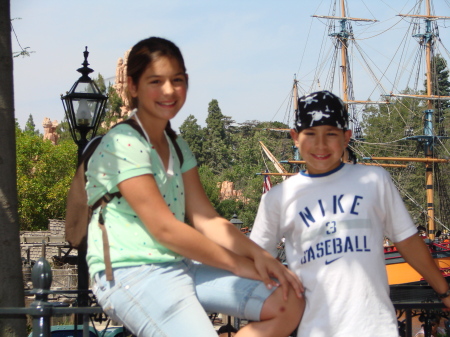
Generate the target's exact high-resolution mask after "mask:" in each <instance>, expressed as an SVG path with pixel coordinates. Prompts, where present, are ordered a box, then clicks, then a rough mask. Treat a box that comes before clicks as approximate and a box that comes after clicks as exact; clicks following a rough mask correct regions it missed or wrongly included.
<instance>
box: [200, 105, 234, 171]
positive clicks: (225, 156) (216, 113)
mask: <svg viewBox="0 0 450 337" xmlns="http://www.w3.org/2000/svg"><path fill="white" fill-rule="evenodd" d="M224 120H225V116H224V115H223V114H222V111H221V110H220V107H219V102H218V101H217V100H216V99H213V100H212V101H211V102H210V103H209V106H208V117H207V118H206V130H205V133H204V139H205V142H204V146H203V152H204V154H205V163H206V164H207V165H208V166H209V167H210V168H211V169H212V170H213V171H214V172H215V173H216V174H218V173H220V172H222V171H223V170H224V169H225V168H227V167H229V166H230V165H231V162H230V155H229V148H228V145H229V141H228V139H227V134H226V132H225V122H224Z"/></svg>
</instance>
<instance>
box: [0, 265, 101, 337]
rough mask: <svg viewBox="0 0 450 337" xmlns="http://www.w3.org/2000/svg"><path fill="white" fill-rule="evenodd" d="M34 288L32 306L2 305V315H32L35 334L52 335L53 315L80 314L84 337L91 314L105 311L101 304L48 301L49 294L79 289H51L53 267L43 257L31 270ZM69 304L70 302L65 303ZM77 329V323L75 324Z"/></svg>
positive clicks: (0, 309) (87, 334)
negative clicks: (93, 305) (71, 303)
mask: <svg viewBox="0 0 450 337" xmlns="http://www.w3.org/2000/svg"><path fill="white" fill-rule="evenodd" d="M31 280H32V282H33V290H31V291H29V292H27V293H28V294H33V295H35V300H34V301H33V302H32V303H31V304H30V307H22V308H21V307H1V308H0V317H2V316H17V315H30V316H31V317H32V321H33V335H34V336H39V337H50V336H51V335H50V333H51V320H50V318H51V317H52V316H53V315H63V314H80V315H82V316H83V324H82V325H83V337H89V315H90V314H99V313H103V310H102V308H101V307H100V306H95V307H61V306H60V305H61V304H60V303H58V304H54V303H51V302H49V301H48V295H49V294H56V293H79V291H77V290H72V291H70V290H67V291H64V290H57V291H52V290H50V286H51V283H52V269H51V267H50V264H49V263H48V261H47V260H46V259H45V258H44V257H41V258H39V260H38V261H37V262H36V263H35V265H34V266H33V269H32V271H31ZM64 305H68V304H64ZM74 326H75V330H76V329H77V324H74Z"/></svg>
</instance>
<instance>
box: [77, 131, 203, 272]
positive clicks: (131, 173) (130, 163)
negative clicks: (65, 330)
mask: <svg viewBox="0 0 450 337" xmlns="http://www.w3.org/2000/svg"><path fill="white" fill-rule="evenodd" d="M166 137H167V136H166ZM167 139H168V141H169V146H170V160H169V167H168V170H167V171H165V168H164V166H163V163H162V161H161V159H160V157H159V155H158V153H157V152H156V150H155V149H154V148H153V146H152V145H151V144H149V143H148V142H147V140H146V139H145V138H144V137H142V136H141V135H140V134H139V132H137V131H136V130H134V129H133V128H132V127H131V126H129V125H126V124H123V125H119V126H117V127H115V128H113V129H111V130H110V131H109V132H108V133H107V134H106V135H105V136H104V137H103V138H102V141H101V143H100V144H99V146H98V147H97V149H96V150H95V152H94V153H93V155H92V157H91V159H90V160H89V163H88V170H87V171H86V177H87V184H86V191H87V196H88V203H89V204H93V203H94V202H95V200H97V199H98V198H99V197H100V196H102V195H104V194H105V193H106V192H109V193H114V192H118V188H117V184H118V183H120V182H122V181H124V180H126V179H129V178H132V177H136V176H140V175H144V174H153V176H154V177H155V180H156V183H157V184H158V187H159V190H160V192H161V195H162V196H163V198H164V199H165V200H166V203H167V206H168V207H169V208H170V210H171V211H172V212H173V214H174V215H175V217H176V218H177V219H178V220H180V221H184V218H185V199H184V185H183V178H182V173H184V172H187V171H189V170H190V169H192V168H193V167H195V166H196V165H197V162H196V160H195V157H194V155H193V153H192V152H191V150H190V149H189V147H188V145H187V143H186V142H185V141H184V140H183V139H181V138H180V137H178V138H177V140H176V141H177V143H178V145H179V147H180V149H181V152H182V154H183V167H182V168H181V169H180V162H179V159H178V156H177V153H176V150H175V148H174V147H173V144H172V141H171V140H170V139H169V138H168V137H167ZM103 217H104V219H105V226H106V231H107V233H108V240H109V245H110V248H109V249H110V255H111V263H112V267H113V268H117V267H128V266H137V265H142V264H148V263H162V262H170V261H178V260H181V259H182V256H180V255H178V254H176V253H175V252H173V251H171V250H169V249H167V248H165V247H164V246H162V245H161V244H159V243H158V242H157V241H156V240H155V239H154V238H153V236H152V235H151V234H150V233H149V231H148V230H147V228H146V227H145V225H144V224H143V223H142V222H141V220H140V219H139V218H138V217H137V215H136V213H135V212H134V211H133V209H132V208H131V207H130V205H129V204H128V203H127V201H126V200H125V198H123V197H122V198H114V199H113V200H112V201H110V202H109V203H108V204H107V206H106V207H105V209H104V210H103ZM103 255H104V254H103V240H102V232H101V230H100V228H99V226H98V209H97V210H95V211H94V213H93V215H92V219H91V222H90V224H89V228H88V252H87V262H88V265H89V273H90V274H91V275H95V274H96V273H97V272H100V271H103V270H105V264H104V258H103Z"/></svg>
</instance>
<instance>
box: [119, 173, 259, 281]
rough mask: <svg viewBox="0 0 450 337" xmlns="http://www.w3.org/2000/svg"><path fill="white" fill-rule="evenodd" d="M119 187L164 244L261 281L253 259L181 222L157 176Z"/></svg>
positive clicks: (181, 253)
mask: <svg viewBox="0 0 450 337" xmlns="http://www.w3.org/2000/svg"><path fill="white" fill-rule="evenodd" d="M118 187H119V190H120V192H121V193H122V196H123V197H124V198H125V199H126V200H127V202H128V203H129V205H130V206H131V207H132V208H133V210H134V211H135V212H136V214H137V216H138V217H139V218H140V219H141V221H142V222H143V223H144V225H145V226H146V227H147V229H148V231H149V232H150V233H151V234H152V235H153V237H154V238H155V239H156V240H157V241H158V242H159V243H160V244H162V245H164V246H165V247H167V248H169V249H171V250H172V251H174V252H176V253H178V254H180V255H183V256H185V257H187V258H190V259H193V260H196V261H200V262H202V263H205V264H207V265H210V266H214V267H217V268H221V269H225V270H228V271H230V272H232V273H234V274H236V275H238V276H242V277H246V278H251V279H257V280H261V277H260V275H259V273H258V272H257V270H256V268H255V266H254V263H253V261H252V260H251V259H249V258H248V257H245V256H241V255H238V254H236V253H233V252H231V251H230V250H228V249H226V248H224V247H222V246H220V245H218V244H217V243H215V242H213V241H211V240H210V239H208V238H207V237H206V236H204V235H202V234H201V233H200V232H198V231H197V230H195V229H194V228H192V227H190V226H188V225H186V224H185V223H183V222H181V221H179V220H177V219H176V218H175V216H174V215H173V214H172V212H171V211H170V209H169V207H168V206H167V204H166V202H165V200H164V199H163V197H162V195H161V193H160V191H159V189H158V186H157V184H156V181H155V179H154V177H153V175H150V174H147V175H141V176H137V177H133V178H130V179H127V180H124V181H122V182H121V183H119V184H118Z"/></svg>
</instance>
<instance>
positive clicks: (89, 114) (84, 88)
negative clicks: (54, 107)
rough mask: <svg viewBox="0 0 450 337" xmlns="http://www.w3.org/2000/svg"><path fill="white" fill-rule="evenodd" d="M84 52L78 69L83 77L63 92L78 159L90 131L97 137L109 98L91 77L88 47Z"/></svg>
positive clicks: (63, 101) (92, 135)
mask: <svg viewBox="0 0 450 337" xmlns="http://www.w3.org/2000/svg"><path fill="white" fill-rule="evenodd" d="M83 54H84V62H83V63H82V65H83V67H82V68H79V69H77V71H78V72H79V73H81V77H80V78H79V79H78V80H77V81H76V82H75V83H74V85H73V86H72V88H71V89H70V90H69V91H68V92H66V95H65V96H63V95H62V94H61V100H62V103H63V106H64V112H65V114H66V119H67V122H68V123H69V130H70V134H71V135H72V138H73V140H74V141H75V143H76V144H77V145H78V159H80V156H81V154H82V153H83V149H84V147H85V146H86V144H87V143H88V141H89V140H88V138H87V136H88V133H89V132H90V131H92V133H91V137H90V139H92V138H94V137H95V134H96V133H97V129H98V127H99V125H100V123H101V122H102V120H103V117H104V115H105V106H106V101H107V100H108V96H105V95H103V94H102V93H101V91H100V90H99V88H98V86H97V84H96V83H95V82H94V81H93V80H92V79H91V78H90V77H89V74H90V73H92V72H93V71H94V70H92V69H91V68H89V67H88V65H89V63H88V61H87V58H88V56H89V52H88V50H87V47H86V50H85V51H84V52H83Z"/></svg>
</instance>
